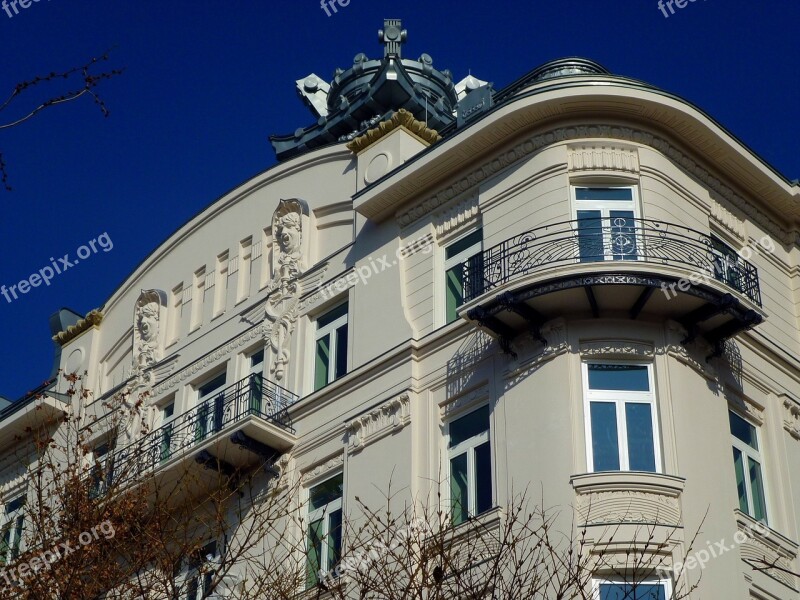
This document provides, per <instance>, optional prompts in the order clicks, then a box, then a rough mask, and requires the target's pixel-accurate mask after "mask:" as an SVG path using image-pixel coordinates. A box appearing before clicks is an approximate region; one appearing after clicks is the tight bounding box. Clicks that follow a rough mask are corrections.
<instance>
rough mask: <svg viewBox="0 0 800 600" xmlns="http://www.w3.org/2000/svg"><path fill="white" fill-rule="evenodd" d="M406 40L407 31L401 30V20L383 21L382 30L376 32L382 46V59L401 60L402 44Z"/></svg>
mask: <svg viewBox="0 0 800 600" xmlns="http://www.w3.org/2000/svg"><path fill="white" fill-rule="evenodd" d="M407 39H408V31H406V30H405V29H403V20H402V19H384V20H383V29H379V30H378V41H379V42H380V43H381V44H383V46H384V48H383V56H384V58H389V57H392V56H394V57H397V58H402V49H403V44H405V43H406V40H407Z"/></svg>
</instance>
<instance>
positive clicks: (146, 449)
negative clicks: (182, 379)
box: [97, 374, 299, 488]
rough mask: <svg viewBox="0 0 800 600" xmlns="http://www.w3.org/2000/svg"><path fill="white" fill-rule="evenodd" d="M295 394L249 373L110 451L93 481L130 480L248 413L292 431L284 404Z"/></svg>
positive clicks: (106, 482)
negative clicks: (99, 475) (99, 477)
mask: <svg viewBox="0 0 800 600" xmlns="http://www.w3.org/2000/svg"><path fill="white" fill-rule="evenodd" d="M298 399H299V396H297V394H294V393H292V392H290V391H289V390H287V389H285V388H282V387H281V386H279V385H278V384H276V383H274V382H272V381H270V380H268V379H266V378H264V377H262V376H261V375H258V374H253V375H250V376H249V377H246V378H245V379H242V380H241V381H238V382H236V383H235V384H233V385H231V386H230V387H228V388H226V389H224V390H222V391H220V392H219V393H218V394H215V395H214V396H212V397H210V398H208V399H207V400H204V401H203V402H202V403H200V404H198V405H197V406H195V407H194V408H192V409H191V410H189V411H187V412H185V413H183V414H182V415H180V416H178V417H176V418H175V419H173V420H172V421H170V422H169V423H167V424H165V425H162V426H161V427H159V428H158V429H155V430H153V431H151V432H150V433H148V434H147V435H146V436H144V437H143V438H142V439H141V440H139V441H137V442H134V443H133V444H130V445H128V446H126V447H124V448H122V449H120V450H117V451H116V452H114V453H113V454H112V456H111V457H110V458H109V461H108V462H107V463H106V464H107V469H106V471H107V472H106V474H105V476H104V477H103V479H105V481H98V482H97V486H98V488H103V487H105V486H107V485H109V484H110V483H111V482H113V483H114V484H116V485H119V484H120V483H125V482H128V481H132V480H134V479H135V478H137V477H139V476H140V475H141V474H143V473H146V472H149V471H152V470H154V469H156V468H157V467H158V466H159V465H161V464H163V463H165V462H167V461H168V460H170V459H171V458H173V457H175V456H178V455H180V454H182V453H184V452H186V451H187V450H190V449H191V448H192V447H194V446H197V445H199V444H201V443H202V442H204V441H205V440H209V439H211V438H213V437H214V436H215V435H217V434H218V433H219V432H220V431H222V430H224V429H226V428H228V426H229V425H231V424H233V423H236V422H238V421H241V420H243V419H245V418H246V417H249V416H257V417H260V418H261V419H264V420H265V421H270V422H272V423H274V424H275V425H278V426H279V427H282V428H283V429H285V430H287V431H290V432H294V429H293V428H292V423H291V419H290V418H289V410H288V409H289V407H290V406H291V405H292V404H294V403H295V402H297V400H298Z"/></svg>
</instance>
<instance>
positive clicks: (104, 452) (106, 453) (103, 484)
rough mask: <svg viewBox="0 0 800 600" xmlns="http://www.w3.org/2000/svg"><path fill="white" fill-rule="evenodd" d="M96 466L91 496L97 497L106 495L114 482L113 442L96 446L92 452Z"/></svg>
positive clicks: (94, 466) (93, 473) (93, 466)
mask: <svg viewBox="0 0 800 600" xmlns="http://www.w3.org/2000/svg"><path fill="white" fill-rule="evenodd" d="M92 458H93V460H94V464H93V465H92V490H91V495H92V496H94V497H96V496H99V495H100V494H102V493H104V492H105V491H106V489H107V487H108V486H110V485H111V484H112V483H113V481H114V465H113V456H112V454H111V442H110V441H106V442H103V443H102V444H99V445H97V446H95V448H94V450H93V451H92Z"/></svg>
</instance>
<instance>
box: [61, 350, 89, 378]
mask: <svg viewBox="0 0 800 600" xmlns="http://www.w3.org/2000/svg"><path fill="white" fill-rule="evenodd" d="M84 354H85V353H84V351H83V348H75V350H73V351H72V352H70V353H69V356H68V357H67V361H66V362H65V363H64V371H66V372H67V373H78V374H80V373H81V372H82V369H81V367H82V366H83V357H84Z"/></svg>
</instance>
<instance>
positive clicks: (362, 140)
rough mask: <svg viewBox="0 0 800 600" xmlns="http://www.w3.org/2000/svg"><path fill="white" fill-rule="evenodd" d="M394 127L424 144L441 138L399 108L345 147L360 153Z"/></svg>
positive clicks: (428, 144)
mask: <svg viewBox="0 0 800 600" xmlns="http://www.w3.org/2000/svg"><path fill="white" fill-rule="evenodd" d="M395 129H405V130H406V131H408V132H409V133H410V134H411V135H413V136H414V137H416V138H419V140H420V141H421V142H422V143H423V144H425V145H426V146H430V145H431V144H435V143H436V142H438V141H439V140H441V139H442V136H441V135H439V132H437V131H435V130H433V129H429V128H428V127H426V126H425V123H423V122H422V121H417V120H416V119H415V118H414V115H412V114H411V113H410V112H408V111H407V110H405V109H403V108H401V109H400V110H398V111H397V112H396V113H394V115H392V118H391V119H389V120H388V121H381V122H380V123H378V125H377V127H374V128H373V129H370V130H369V131H367V132H366V133H365V134H364V135H361V136H359V137H357V138H356V139H354V140H353V141H352V142H350V143H348V144H347V148H348V149H349V150H351V151H353V152H354V153H355V154H361V153H362V152H363V151H364V150H366V149H367V148H369V147H370V146H371V145H372V144H374V143H375V142H377V141H379V140H381V139H382V138H384V137H386V136H387V135H389V134H390V133H391V132H392V131H394V130H395Z"/></svg>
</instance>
